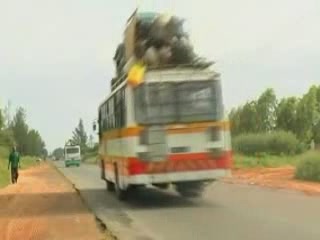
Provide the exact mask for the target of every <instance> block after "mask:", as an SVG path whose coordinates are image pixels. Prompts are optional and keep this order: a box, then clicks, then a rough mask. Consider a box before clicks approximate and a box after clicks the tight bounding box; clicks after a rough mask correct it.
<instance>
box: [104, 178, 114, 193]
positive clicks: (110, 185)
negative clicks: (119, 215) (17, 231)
mask: <svg viewBox="0 0 320 240" xmlns="http://www.w3.org/2000/svg"><path fill="white" fill-rule="evenodd" d="M106 185H107V191H108V192H114V191H115V184H114V183H113V182H111V181H109V180H106Z"/></svg>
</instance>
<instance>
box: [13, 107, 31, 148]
mask: <svg viewBox="0 0 320 240" xmlns="http://www.w3.org/2000/svg"><path fill="white" fill-rule="evenodd" d="M10 128H11V129H12V132H13V136H14V139H15V142H16V145H17V147H18V149H19V151H20V152H21V153H22V154H26V152H27V146H26V145H27V141H28V125H27V123H26V112H25V110H24V109H23V108H21V107H20V108H18V109H17V111H16V114H15V116H14V118H13V121H12V123H11V126H10Z"/></svg>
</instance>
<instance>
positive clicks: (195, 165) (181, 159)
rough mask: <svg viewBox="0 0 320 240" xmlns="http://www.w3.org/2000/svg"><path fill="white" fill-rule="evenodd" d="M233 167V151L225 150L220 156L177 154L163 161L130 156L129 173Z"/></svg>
mask: <svg viewBox="0 0 320 240" xmlns="http://www.w3.org/2000/svg"><path fill="white" fill-rule="evenodd" d="M231 167H232V152H231V151H227V152H224V153H223V154H222V155H221V156H219V157H215V158H214V157H213V156H211V155H210V154H208V153H206V152H205V153H189V154H176V155H171V156H169V158H168V160H167V161H163V162H153V163H150V162H145V161H142V160H140V159H138V158H135V157H129V158H128V174H129V175H137V174H148V173H164V172H182V171H200V170H212V169H230V168H231Z"/></svg>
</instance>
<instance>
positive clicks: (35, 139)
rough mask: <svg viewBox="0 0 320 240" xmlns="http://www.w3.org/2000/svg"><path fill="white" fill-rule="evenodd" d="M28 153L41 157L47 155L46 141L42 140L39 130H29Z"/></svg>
mask: <svg viewBox="0 0 320 240" xmlns="http://www.w3.org/2000/svg"><path fill="white" fill-rule="evenodd" d="M26 154H27V155H30V156H39V157H40V156H44V155H46V149H45V143H44V141H43V140H42V138H41V136H40V134H39V132H38V131H36V130H34V129H32V130H30V131H29V132H28V136H27V142H26Z"/></svg>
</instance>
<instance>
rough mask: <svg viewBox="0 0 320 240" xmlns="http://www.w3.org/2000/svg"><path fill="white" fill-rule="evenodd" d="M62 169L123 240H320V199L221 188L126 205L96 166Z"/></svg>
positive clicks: (151, 196)
mask: <svg viewBox="0 0 320 240" xmlns="http://www.w3.org/2000/svg"><path fill="white" fill-rule="evenodd" d="M57 166H58V168H59V170H61V171H62V173H63V174H64V175H65V176H66V177H67V178H68V179H70V180H71V181H72V182H73V183H74V184H75V186H76V187H77V188H78V189H79V190H80V193H81V195H82V196H83V198H84V200H85V201H86V202H87V204H88V206H89V207H90V208H91V209H92V210H93V211H94V212H95V213H96V215H97V216H98V217H99V218H101V219H102V220H103V221H105V222H106V224H107V227H109V228H110V229H111V230H112V231H114V232H115V234H116V235H117V236H119V238H120V239H121V240H125V239H130V240H132V239H136V240H138V239H140V240H151V239H159V240H180V239H183V240H195V239H197V240H198V239H199V240H213V239H224V240H251V239H252V240H257V239H259V240H270V239H272V240H273V239H275V240H277V239H279V240H280V239H281V240H285V239H290V240H301V239H308V240H313V239H315V240H319V239H320V227H319V222H320V198H319V197H309V196H305V195H303V194H300V193H296V192H290V191H283V190H273V189H264V188H259V187H256V186H245V185H231V184H224V183H217V184H214V185H212V186H210V187H209V188H208V189H207V191H206V194H205V195H204V198H203V199H202V200H198V201H190V200H186V199H183V198H181V197H179V196H178V195H176V194H175V193H173V192H172V193H171V192H163V191H157V190H154V189H145V190H144V191H139V192H138V193H137V194H136V196H134V197H133V198H132V199H130V200H129V201H128V202H126V203H121V202H119V201H118V200H117V199H116V197H115V196H114V195H113V194H112V193H108V192H107V191H106V190H105V184H104V182H103V181H101V180H100V179H99V177H100V174H99V169H98V167H97V166H93V165H82V166H81V167H80V168H64V167H63V166H62V164H61V163H57Z"/></svg>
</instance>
